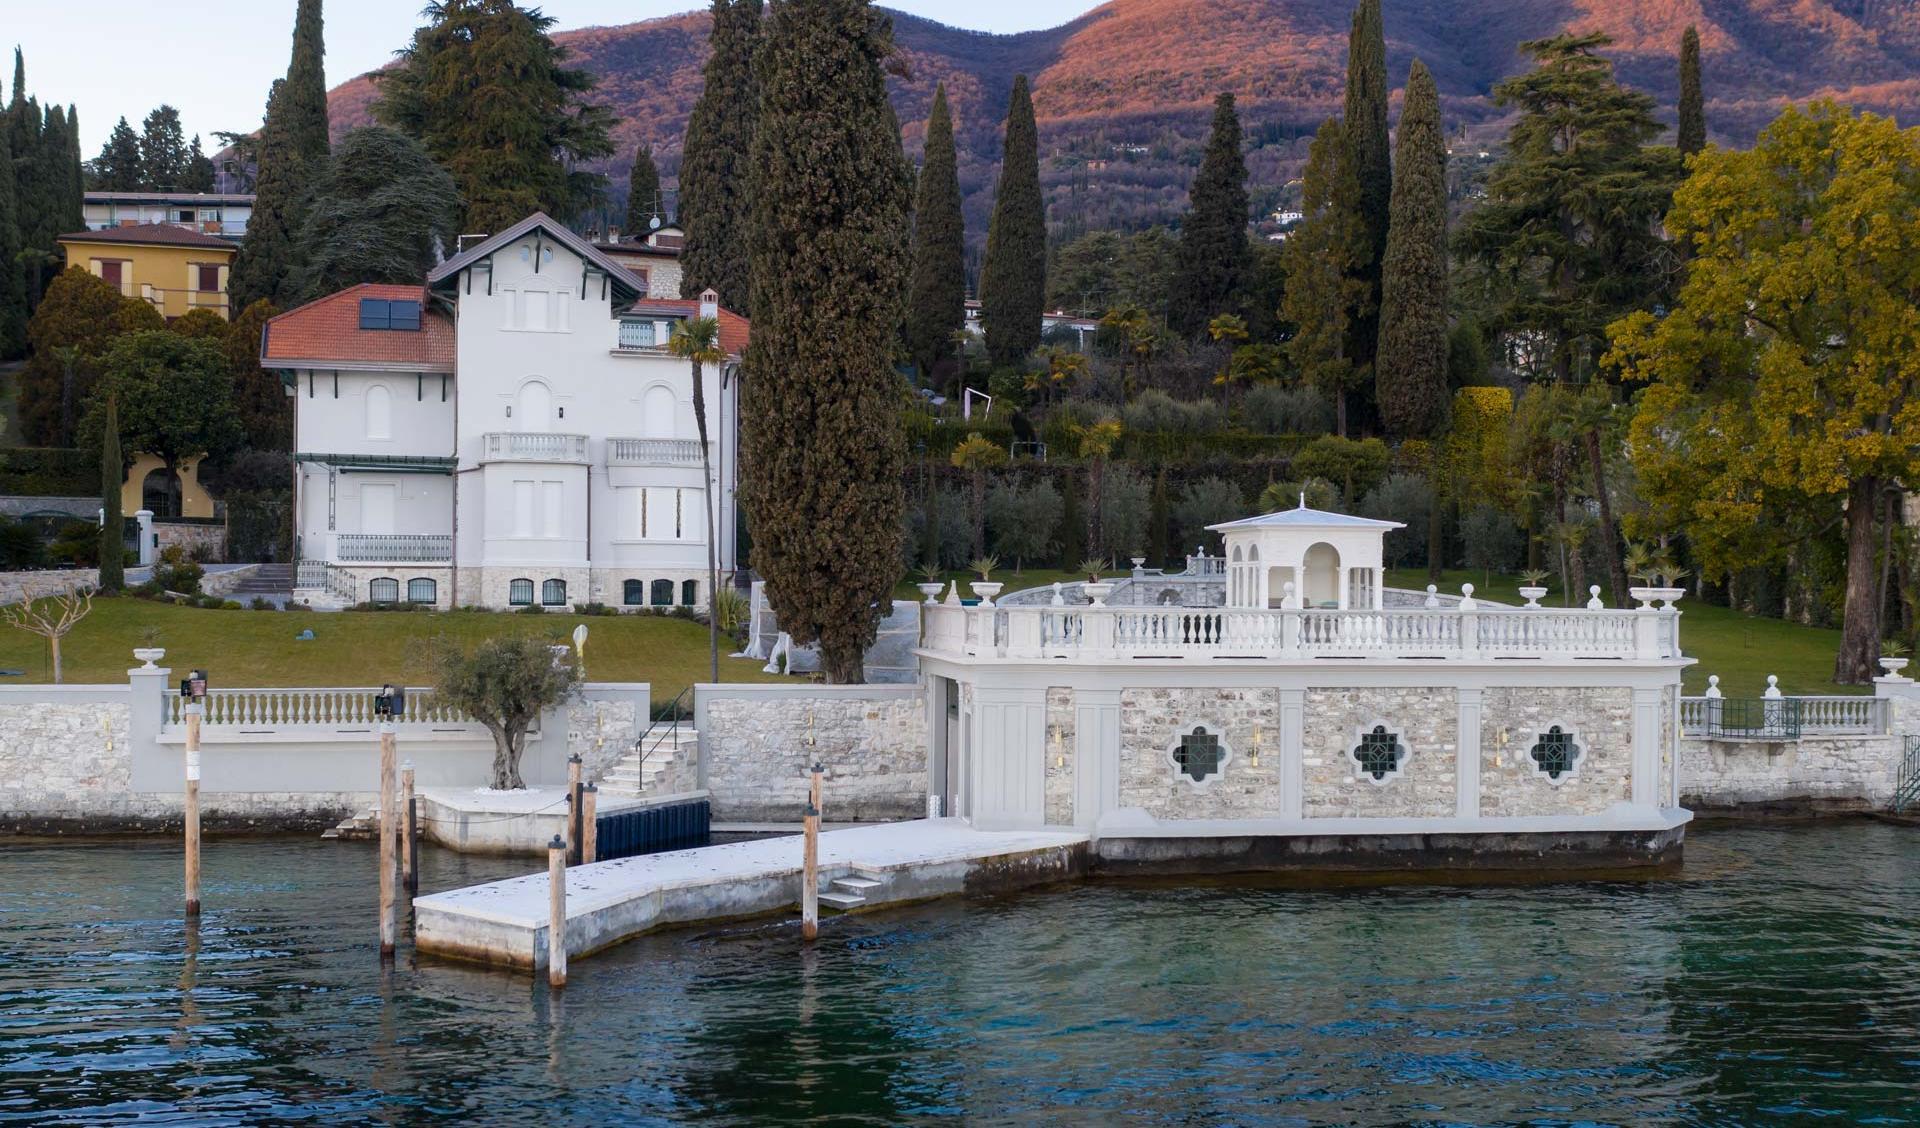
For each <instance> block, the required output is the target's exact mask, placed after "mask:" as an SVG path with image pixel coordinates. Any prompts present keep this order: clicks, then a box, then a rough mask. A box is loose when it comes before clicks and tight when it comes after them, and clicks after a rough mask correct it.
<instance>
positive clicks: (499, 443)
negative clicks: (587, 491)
mask: <svg viewBox="0 0 1920 1128" xmlns="http://www.w3.org/2000/svg"><path fill="white" fill-rule="evenodd" d="M486 446H487V459H488V460H489V461H494V462H501V461H521V462H585V461H586V460H587V437H586V436H585V435H565V434H560V433H559V432H555V431H489V432H487V435H486Z"/></svg>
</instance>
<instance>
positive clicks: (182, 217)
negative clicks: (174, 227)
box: [176, 208, 193, 223]
mask: <svg viewBox="0 0 1920 1128" xmlns="http://www.w3.org/2000/svg"><path fill="white" fill-rule="evenodd" d="M176 214H177V215H178V216H179V219H178V220H177V221H176V222H179V223H192V222H193V209H192V208H181V209H180V211H179V212H178V213H176Z"/></svg>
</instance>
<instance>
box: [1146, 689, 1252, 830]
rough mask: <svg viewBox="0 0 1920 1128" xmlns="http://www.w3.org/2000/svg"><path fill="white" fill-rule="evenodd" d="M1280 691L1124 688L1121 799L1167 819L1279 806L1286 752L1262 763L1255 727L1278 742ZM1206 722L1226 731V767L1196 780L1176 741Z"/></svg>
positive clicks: (1228, 815)
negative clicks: (1175, 752) (1180, 761)
mask: <svg viewBox="0 0 1920 1128" xmlns="http://www.w3.org/2000/svg"><path fill="white" fill-rule="evenodd" d="M1279 710H1280V699H1279V695H1278V694H1277V693H1276V692H1275V691H1273V690H1267V689H1163V688H1153V689H1129V690H1124V691H1122V692H1121V694H1120V805H1121V806H1122V807H1139V808H1142V809H1144V810H1145V811H1146V812H1147V813H1148V814H1151V815H1153V816H1154V817H1155V818H1161V819H1244V818H1270V817H1272V816H1274V815H1275V814H1277V813H1278V812H1279V810H1280V757H1278V756H1274V755H1270V754H1269V755H1265V756H1262V757H1261V759H1260V762H1259V764H1258V765H1257V766H1256V765H1255V764H1254V762H1253V758H1254V747H1255V740H1254V730H1255V729H1256V728H1257V729H1259V730H1260V738H1261V742H1262V743H1264V744H1265V745H1266V747H1267V748H1268V749H1271V748H1272V747H1273V742H1274V740H1275V738H1276V737H1277V736H1278V735H1279V731H1280V719H1279V718H1280V712H1279ZM1196 725H1205V726H1206V727H1207V728H1208V729H1209V730H1211V731H1212V732H1214V733H1216V734H1218V735H1219V736H1220V737H1221V738H1222V743H1223V744H1225V745H1226V750H1227V759H1226V763H1225V764H1224V765H1223V766H1222V768H1221V770H1220V772H1219V773H1218V774H1216V775H1214V776H1212V777H1211V778H1209V779H1207V780H1205V781H1202V782H1200V783H1195V782H1193V780H1191V779H1190V778H1189V777H1188V776H1186V775H1185V774H1183V773H1181V772H1180V771H1179V770H1178V768H1177V767H1176V766H1175V764H1174V761H1173V759H1172V756H1171V754H1170V752H1169V749H1170V748H1171V747H1172V745H1173V744H1174V743H1175V742H1176V741H1177V740H1178V739H1179V737H1180V735H1181V734H1183V733H1188V732H1192V731H1193V729H1194V727H1195V726H1196Z"/></svg>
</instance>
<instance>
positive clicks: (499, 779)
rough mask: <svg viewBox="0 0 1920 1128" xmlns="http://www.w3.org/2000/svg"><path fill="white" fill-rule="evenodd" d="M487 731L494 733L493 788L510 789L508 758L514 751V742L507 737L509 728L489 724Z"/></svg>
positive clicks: (499, 789) (498, 789) (496, 789)
mask: <svg viewBox="0 0 1920 1128" xmlns="http://www.w3.org/2000/svg"><path fill="white" fill-rule="evenodd" d="M487 731H488V732H490V733H492V734H493V789H494V790H495V791H506V790H508V789H509V786H510V785H509V784H508V782H507V780H508V779H509V768H508V760H509V759H510V757H511V756H512V753H513V742H512V741H511V740H509V739H508V738H507V730H506V729H504V728H500V727H498V726H496V725H488V726H487Z"/></svg>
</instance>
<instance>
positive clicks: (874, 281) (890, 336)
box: [741, 0, 913, 682]
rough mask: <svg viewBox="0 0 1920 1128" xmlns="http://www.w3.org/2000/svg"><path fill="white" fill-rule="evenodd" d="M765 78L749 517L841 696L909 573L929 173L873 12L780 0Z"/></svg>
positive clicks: (766, 561) (758, 551)
mask: <svg viewBox="0 0 1920 1128" xmlns="http://www.w3.org/2000/svg"><path fill="white" fill-rule="evenodd" d="M765 30H766V35H765V39H764V46H763V47H762V48H761V51H760V54H759V56H758V57H757V58H756V60H755V63H756V65H757V67H758V74H757V80H758V84H759V87H760V91H761V95H760V97H761V101H760V114H759V121H758V124H757V127H756V129H755V131H754V134H755V135H754V145H753V154H752V161H751V168H752V169H753V181H752V183H751V185H750V186H749V187H750V189H751V191H750V196H749V198H750V199H751V200H752V201H753V239H752V248H753V255H752V266H753V281H752V284H751V293H752V295H753V307H752V309H753V340H752V343H751V344H750V345H749V346H748V349H747V357H746V364H747V375H746V379H745V381H744V383H743V385H742V388H743V394H744V400H743V403H742V405H741V423H742V432H743V433H742V440H743V447H744V449H743V457H742V470H743V480H742V483H741V495H742V496H741V501H742V504H743V507H744V508H745V510H746V512H747V514H748V524H749V526H750V528H751V530H752V534H753V543H754V545H755V552H754V560H753V565H754V567H755V569H756V570H758V571H759V572H760V573H761V574H762V575H764V576H765V577H766V578H767V598H768V600H769V601H770V602H771V603H772V605H773V609H774V613H775V614H776V615H777V616H778V617H779V620H780V625H781V627H782V628H783V629H784V630H786V631H787V632H788V633H789V634H791V635H792V636H793V640H794V641H795V642H797V643H801V644H806V643H810V642H818V643H819V644H820V652H821V658H822V665H823V667H824V669H825V671H826V675H827V678H828V680H830V681H834V682H857V681H860V680H861V679H862V678H863V676H864V670H863V666H862V659H863V656H864V654H865V652H866V648H867V647H868V646H869V645H870V644H871V643H872V641H873V638H874V631H875V628H876V626H877V625H878V623H879V620H880V618H881V616H882V615H883V614H884V613H885V611H886V610H887V608H889V607H890V605H891V598H892V596H891V591H892V589H893V585H894V582H895V581H896V580H897V579H898V578H899V575H900V527H901V523H900V516H901V512H902V510H903V508H904V506H905V497H904V494H903V491H902V488H901V470H902V468H903V466H904V463H905V458H904V455H905V449H904V442H903V440H902V437H901V432H900V394H899V386H898V384H897V382H896V381H897V377H896V376H895V375H894V372H893V365H892V354H893V345H894V342H895V340H896V337H897V334H898V333H899V326H900V316H901V312H902V309H901V306H902V301H901V296H902V294H903V293H904V292H905V288H906V275H907V254H908V228H907V209H908V206H909V203H910V197H911V195H912V191H913V188H912V171H911V168H910V166H909V165H908V163H907V159H906V154H905V153H904V152H902V151H901V148H900V127H899V122H898V121H897V120H896V119H895V117H894V114H893V107H892V106H891V105H890V104H889V103H888V101H887V89H886V79H885V75H884V74H883V72H882V69H881V64H882V62H883V61H884V60H885V59H887V58H888V57H889V56H890V55H891V54H892V53H893V43H892V28H891V25H890V24H889V23H888V21H886V20H885V19H884V18H881V17H880V16H879V13H876V12H875V11H874V10H873V9H872V8H871V7H870V6H869V4H868V3H867V0H773V3H772V5H771V6H770V7H769V9H768V14H767V26H766V29H765Z"/></svg>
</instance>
